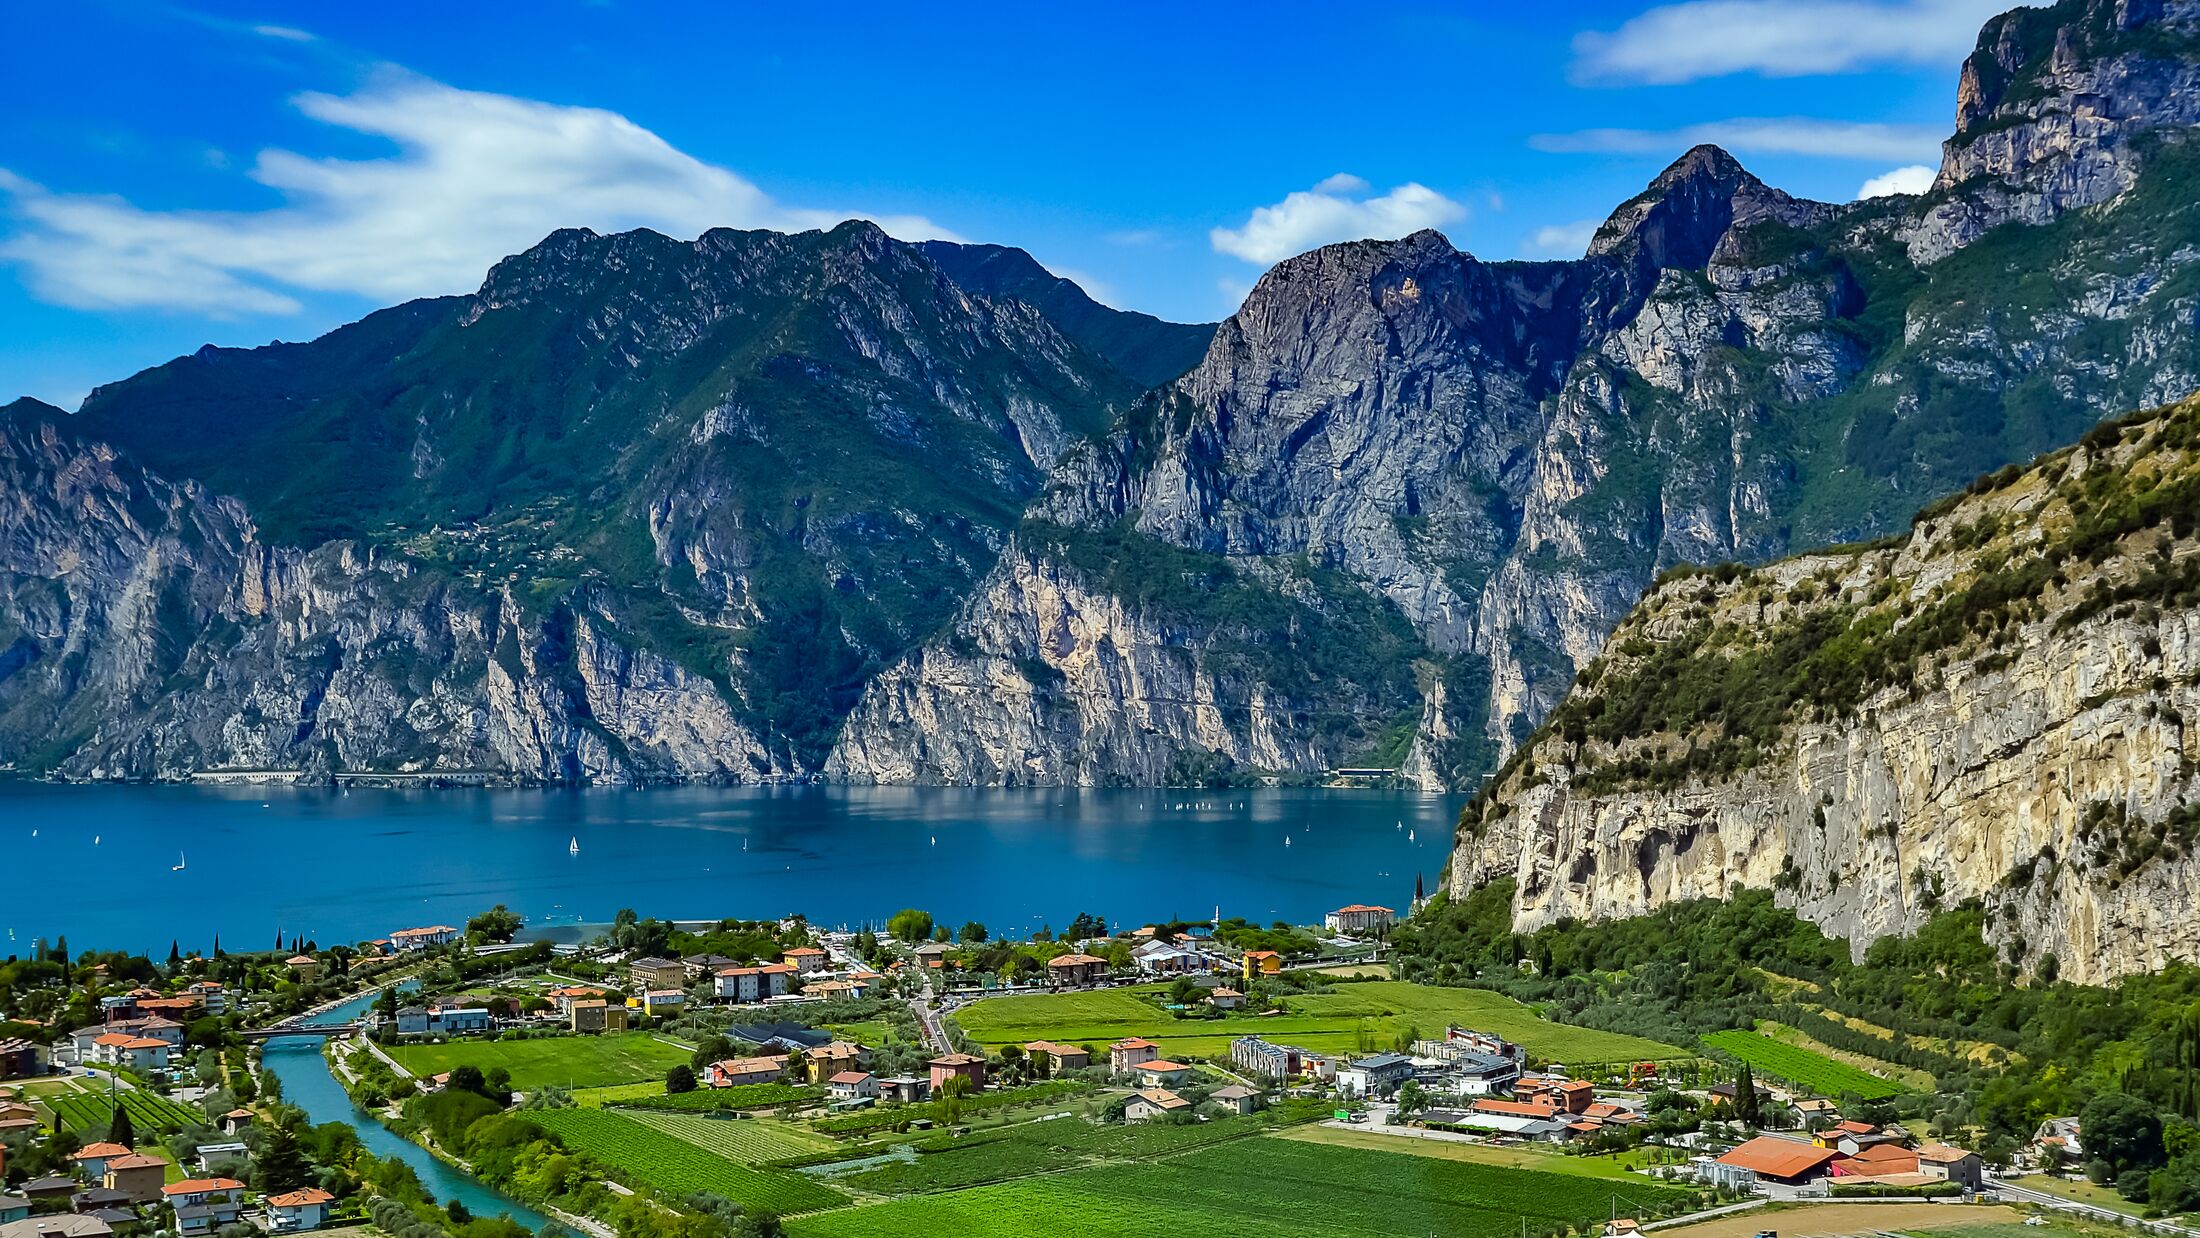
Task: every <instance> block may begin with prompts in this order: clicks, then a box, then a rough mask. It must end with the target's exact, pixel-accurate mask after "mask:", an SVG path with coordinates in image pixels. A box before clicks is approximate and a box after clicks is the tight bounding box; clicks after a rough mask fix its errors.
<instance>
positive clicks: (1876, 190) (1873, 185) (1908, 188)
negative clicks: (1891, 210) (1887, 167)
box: [1856, 163, 1940, 198]
mask: <svg viewBox="0 0 2200 1238" xmlns="http://www.w3.org/2000/svg"><path fill="white" fill-rule="evenodd" d="M1939 176H1940V169H1938V168H1934V167H1928V166H1926V165H1925V164H1922V163H1917V164H1912V165H1910V166H1909V167H1906V168H1896V169H1895V170H1894V171H1892V172H1882V173H1880V174H1879V175H1878V176H1875V177H1873V178H1871V179H1870V180H1868V181H1865V182H1864V187H1863V188H1862V189H1859V190H1857V191H1856V196H1857V197H1859V198H1884V197H1887V196H1888V195H1890V194H1897V193H1924V192H1925V191H1926V190H1928V189H1931V188H1932V187H1933V181H1934V180H1935V179H1937V178H1938V177H1939Z"/></svg>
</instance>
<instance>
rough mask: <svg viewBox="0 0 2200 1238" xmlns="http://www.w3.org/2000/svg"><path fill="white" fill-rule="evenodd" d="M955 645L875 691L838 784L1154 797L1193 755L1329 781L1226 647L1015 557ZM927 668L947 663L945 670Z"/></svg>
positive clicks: (927, 652) (850, 728)
mask: <svg viewBox="0 0 2200 1238" xmlns="http://www.w3.org/2000/svg"><path fill="white" fill-rule="evenodd" d="M969 616H970V617H969V618H968V619H967V620H966V621H965V622H964V623H962V624H960V625H959V626H958V627H957V629H956V631H955V633H954V635H953V637H952V638H951V639H950V640H948V641H945V642H940V643H938V644H935V645H932V646H928V647H926V648H925V649H923V650H920V651H919V652H918V653H917V654H916V655H915V656H914V657H913V658H912V659H911V660H909V661H906V662H903V663H902V664H900V665H898V666H895V667H893V668H891V669H889V670H888V671H887V672H885V673H884V674H882V675H881V676H879V678H877V679H876V680H874V681H873V682H872V684H871V686H870V688H869V689H868V690H867V691H866V693H865V698H864V702H863V704H862V705H861V706H860V707H859V708H858V709H857V711H856V713H855V715H854V716H853V717H852V718H850V719H849V722H848V725H847V726H846V728H845V729H844V730H843V731H842V734H841V739H840V743H839V745H838V747H836V748H835V750H834V752H833V755H832V758H831V760H830V761H829V763H828V764H827V765H826V768H825V774H826V776H827V777H829V778H836V779H844V780H852V781H860V782H939V783H946V784H949V785H967V786H1060V785H1071V786H1114V785H1128V786H1155V785H1160V784H1162V783H1165V782H1170V781H1178V780H1182V779H1183V778H1185V777H1187V776H1188V774H1189V773H1190V771H1187V770H1186V769H1185V768H1184V767H1183V766H1182V764H1181V761H1182V757H1183V754H1186V753H1193V754H1207V755H1212V756H1216V757H1220V758H1223V759H1226V760H1227V761H1229V762H1232V763H1235V764H1237V765H1242V766H1246V767H1250V768H1256V769H1318V768H1321V767H1322V766H1323V764H1324V763H1325V761H1327V760H1329V759H1333V757H1334V754H1333V753H1330V752H1325V751H1323V749H1322V746H1321V745H1320V744H1319V743H1317V742H1315V741H1314V740H1313V739H1312V738H1310V733H1309V731H1308V730H1307V728H1306V727H1305V726H1304V725H1303V719H1301V720H1300V721H1299V722H1297V723H1294V721H1293V718H1292V714H1293V711H1294V709H1296V708H1303V707H1304V703H1303V702H1292V701H1288V700H1283V699H1279V698H1278V697H1277V696H1276V695H1275V694H1274V690H1273V688H1272V687H1271V685H1269V684H1267V683H1265V682H1263V681H1262V680H1260V679H1259V678H1257V677H1252V676H1248V675H1247V674H1245V673H1244V670H1243V669H1242V667H1239V666H1235V665H1232V664H1230V663H1229V662H1228V661H1227V660H1226V659H1225V658H1223V657H1220V656H1217V655H1216V651H1215V650H1214V648H1213V646H1214V645H1215V644H1216V643H1217V642H1218V640H1220V639H1226V637H1218V636H1217V635H1215V634H1212V633H1205V632H1198V631H1196V630H1194V629H1192V628H1190V627H1189V626H1188V625H1185V624H1183V623H1181V622H1175V621H1172V619H1171V618H1170V617H1169V616H1166V615H1162V614H1156V613H1153V612H1150V611H1146V610H1142V609H1141V608H1139V607H1137V606H1136V605H1134V604H1131V603H1126V602H1125V601H1124V600H1123V599H1121V598H1119V597H1116V596H1114V595H1113V594H1110V593H1108V592H1106V591H1104V590H1096V589H1095V588H1093V587H1092V585H1091V584H1089V583H1088V582H1087V581H1085V580H1083V579H1081V578H1080V575H1079V573H1078V572H1077V571H1075V570H1074V569H1072V568H1070V567H1068V566H1066V565H1064V564H1063V563H1061V562H1059V561H1057V560H1055V559H1052V558H1050V557H1047V556H1045V555H1043V554H1037V553H1033V552H1031V551H1030V550H1028V549H1026V548H1024V547H1021V546H1017V547H1012V548H1011V549H1010V550H1009V552H1008V553H1007V554H1005V555H1003V557H1002V559H1001V562H1000V563H999V564H998V565H997V566H996V567H995V569H994V571H993V572H992V574H991V575H990V576H988V577H987V579H986V581H985V583H984V584H983V585H982V586H981V589H980V593H979V595H978V596H977V597H975V598H973V599H972V602H971V605H970V608H969ZM930 659H937V663H936V664H935V663H934V662H932V661H929V660H930Z"/></svg>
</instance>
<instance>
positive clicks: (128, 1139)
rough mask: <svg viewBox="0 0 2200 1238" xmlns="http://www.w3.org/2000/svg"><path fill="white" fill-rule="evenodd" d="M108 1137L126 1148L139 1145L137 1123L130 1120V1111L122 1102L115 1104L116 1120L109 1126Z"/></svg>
mask: <svg viewBox="0 0 2200 1238" xmlns="http://www.w3.org/2000/svg"><path fill="white" fill-rule="evenodd" d="M107 1138H108V1140H109V1141H110V1142H113V1143H119V1144H121V1145H122V1146H123V1147H125V1148H134V1147H136V1146H137V1125H136V1124H135V1123H133V1122H131V1121H130V1111H129V1110H128V1109H126V1108H124V1107H123V1106H122V1105H120V1104H117V1105H116V1106H115V1117H114V1121H113V1122H111V1123H109V1124H108V1126H107Z"/></svg>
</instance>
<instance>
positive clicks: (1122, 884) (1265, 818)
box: [0, 781, 1459, 954]
mask: <svg viewBox="0 0 2200 1238" xmlns="http://www.w3.org/2000/svg"><path fill="white" fill-rule="evenodd" d="M1458 806H1459V800H1457V799H1456V798H1450V797H1441V796H1427V795H1416V794H1410V793H1402V792H1400V793H1393V792H1372V791H1320V790H1261V791H1156V790H1060V789H1056V790H1030V791H1001V790H967V789H950V788H903V787H888V788H871V787H815V786H805V787H768V788H721V787H670V788H656V789H647V790H589V791H573V790H445V791H389V790H365V789H362V790H356V791H352V792H349V793H341V792H337V791H332V790H323V789H318V788H316V789H299V788H288V787H201V786H78V787H71V786H57V785H52V784H46V783H37V782H24V781H9V782H0V831H6V832H7V836H6V837H5V843H6V846H7V848H8V853H9V854H10V855H11V857H13V859H14V860H15V861H16V862H19V863H20V865H21V867H20V869H19V871H22V872H24V873H37V872H41V871H45V872H53V873H62V874H67V875H68V877H69V893H68V896H67V897H65V898H61V897H57V898H53V899H18V900H11V905H10V906H9V907H7V908H6V909H4V910H0V930H4V931H6V932H7V933H8V934H9V935H10V936H9V944H8V946H7V947H6V949H7V950H8V951H10V952H12V951H14V950H19V949H23V948H27V947H28V945H29V944H30V942H31V940H32V939H33V938H36V937H39V936H45V937H48V938H51V937H53V936H54V935H56V934H67V935H68V937H69V942H70V945H71V946H73V947H77V948H79V949H81V948H84V947H96V948H101V949H109V948H112V949H138V950H151V951H154V952H155V953H157V954H165V952H166V951H167V949H168V943H169V942H170V940H172V939H180V940H181V942H182V945H183V947H184V948H185V949H186V950H191V949H200V950H204V949H206V948H208V947H209V946H210V945H211V944H212V941H213V937H214V935H215V934H216V933H217V932H218V933H220V934H222V935H223V939H224V944H225V945H227V946H229V947H231V948H233V949H234V948H257V947H258V946H259V945H261V944H263V943H273V942H274V941H275V940H276V935H277V933H278V932H280V933H282V934H285V935H295V934H301V933H302V934H304V935H305V936H307V937H309V938H312V939H314V940H316V941H318V942H320V943H321V944H323V945H328V944H332V943H335V942H339V941H356V940H360V939H362V938H367V937H378V936H382V935H384V934H387V933H388V932H389V931H390V930H392V929H395V928H402V927H406V926H409V925H415V924H429V923H438V922H442V923H453V924H456V923H463V917H464V916H466V915H468V914H470V913H472V912H475V911H479V910H481V909H482V908H485V907H487V906H489V905H490V904H493V903H500V902H501V903H505V904H507V905H509V906H510V907H512V908H513V910H515V911H517V912H519V913H520V914H522V915H524V916H526V917H528V919H529V920H530V922H532V923H535V924H544V923H578V922H582V921H589V922H601V921H608V920H609V919H610V918H611V916H612V914H613V913H614V912H616V911H617V910H618V909H619V908H622V907H632V908H635V909H637V910H639V911H640V912H642V913H643V914H645V915H657V916H664V917H668V918H697V919H705V918H717V917H721V916H737V917H744V918H759V917H764V916H777V915H783V914H787V913H790V912H802V913H804V914H806V915H808V916H809V917H810V918H811V919H812V920H813V921H816V922H818V923H821V924H829V925H833V924H844V923H847V924H852V923H858V922H861V921H865V920H883V919H884V918H885V917H886V916H888V915H890V914H892V913H893V912H894V911H895V910H897V909H899V908H901V907H908V906H915V907H923V908H925V909H927V910H929V911H932V912H933V913H934V914H936V915H937V916H939V917H940V919H941V920H943V921H945V922H948V923H956V924H959V923H961V922H962V921H964V920H978V921H981V922H983V923H985V924H986V925H987V926H988V927H989V928H991V929H992V930H993V931H994V932H996V933H1001V932H1011V933H1019V932H1024V931H1028V930H1031V929H1036V928H1039V927H1040V926H1041V925H1042V924H1052V925H1053V926H1055V927H1057V928H1059V927H1061V926H1062V925H1065V924H1067V923H1068V922H1069V920H1070V919H1071V917H1073V916H1075V915H1076V914H1077V913H1078V912H1080V911H1090V912H1093V913H1095V914H1097V915H1101V916H1104V917H1106V918H1107V919H1108V920H1109V921H1110V922H1111V923H1113V922H1116V921H1119V920H1129V921H1132V922H1134V923H1143V922H1145V921H1148V920H1158V919H1169V918H1183V919H1206V918H1207V917H1208V916H1210V915H1212V914H1214V912H1215V910H1216V908H1217V907H1219V908H1220V910H1221V913H1222V914H1223V915H1224V916H1244V917H1246V918H1248V919H1252V920H1256V921H1261V922H1267V921H1270V920H1275V919H1289V920H1293V921H1307V920H1311V919H1314V918H1315V917H1318V916H1319V915H1320V914H1321V913H1322V912H1324V911H1327V910H1329V909H1331V908H1333V907H1336V906H1338V905H1340V904H1343V903H1350V902H1372V903H1384V904H1387V905H1390V906H1393V907H1399V908H1403V907H1404V906H1405V903H1406V901H1407V900H1408V899H1409V898H1411V896H1412V893H1413V883H1414V878H1415V876H1416V875H1417V874H1425V875H1426V876H1427V878H1428V880H1429V883H1430V885H1431V886H1432V887H1433V886H1434V885H1435V883H1436V881H1437V879H1438V877H1439V875H1440V874H1441V872H1442V868H1443V862H1444V855H1445V851H1446V850H1447V848H1448V847H1449V844H1450V839H1451V827H1452V823H1453V821H1454V820H1455V819H1456V816H1457V812H1458ZM34 831H35V836H33V832H34ZM575 842H577V843H578V844H579V852H578V854H573V853H571V852H570V850H569V844H572V843H575ZM178 864H181V865H182V866H183V867H182V868H181V869H178V868H177V867H176V866H177V865H178Z"/></svg>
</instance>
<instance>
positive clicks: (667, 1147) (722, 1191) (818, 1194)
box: [527, 1109, 848, 1213]
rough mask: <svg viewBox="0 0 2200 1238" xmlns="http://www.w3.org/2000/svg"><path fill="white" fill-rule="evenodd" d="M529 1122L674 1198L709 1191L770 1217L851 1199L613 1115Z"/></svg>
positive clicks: (537, 1117)
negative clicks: (760, 1211) (772, 1214)
mask: <svg viewBox="0 0 2200 1238" xmlns="http://www.w3.org/2000/svg"><path fill="white" fill-rule="evenodd" d="M527 1116H528V1117H529V1118H531V1119H533V1120H534V1121H536V1122H539V1123H541V1125H542V1127H543V1128H544V1129H545V1130H548V1131H550V1132H551V1133H553V1134H555V1135H556V1136H557V1137H558V1138H559V1139H561V1140H563V1141H564V1143H565V1145H566V1146H567V1147H569V1148H572V1149H573V1150H575V1151H577V1152H585V1153H587V1154H588V1155H589V1156H592V1157H594V1158H596V1159H597V1160H599V1161H602V1162H603V1163H604V1164H606V1165H609V1166H611V1167H612V1168H613V1169H615V1170H617V1171H618V1172H619V1173H620V1174H622V1175H624V1176H625V1177H626V1178H627V1179H628V1180H630V1181H632V1182H634V1183H637V1184H639V1185H643V1186H649V1187H654V1188H656V1189H657V1190H660V1191H664V1192H666V1193H667V1194H670V1195H673V1196H681V1195H687V1194H691V1193H693V1192H695V1191H708V1192H710V1193H711V1194H713V1195H722V1196H724V1197H725V1198H727V1199H730V1200H732V1201H734V1202H735V1203H737V1204H741V1205H743V1206H745V1207H751V1208H761V1209H764V1210H766V1211H770V1212H778V1213H789V1212H810V1211H814V1210H816V1209H820V1208H837V1207H840V1206H841V1205H842V1204H845V1203H847V1202H848V1197H847V1196H845V1195H843V1194H841V1193H840V1192H839V1191H836V1190H833V1189H832V1188H831V1187H827V1186H821V1185H819V1184H818V1183H816V1182H814V1181H811V1180H810V1179H808V1178H804V1177H801V1176H800V1175H797V1174H790V1173H782V1172H779V1171H777V1170H770V1169H755V1168H752V1167H750V1166H747V1165H742V1164H739V1163H737V1162H734V1161H731V1160H728V1159H726V1158H725V1157H723V1156H720V1155H718V1154H716V1153H714V1152H707V1151H705V1150H703V1149H702V1148H699V1147H697V1146H695V1145H694V1144H692V1143H688V1142H686V1141H685V1140H682V1139H678V1138H675V1137H673V1136H671V1135H668V1134H665V1133H664V1132H663V1131H660V1130H657V1129H655V1128H654V1127H649V1126H645V1125H643V1124H642V1123H640V1122H637V1121H635V1120H634V1119H632V1118H629V1117H627V1116H625V1115H624V1114H620V1113H614V1112H612V1111H611V1110H608V1109H539V1110H534V1111H531V1112H530V1113H529V1114H528V1115H527Z"/></svg>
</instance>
